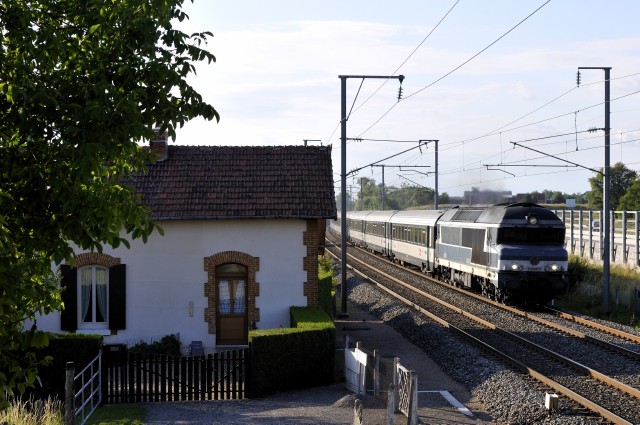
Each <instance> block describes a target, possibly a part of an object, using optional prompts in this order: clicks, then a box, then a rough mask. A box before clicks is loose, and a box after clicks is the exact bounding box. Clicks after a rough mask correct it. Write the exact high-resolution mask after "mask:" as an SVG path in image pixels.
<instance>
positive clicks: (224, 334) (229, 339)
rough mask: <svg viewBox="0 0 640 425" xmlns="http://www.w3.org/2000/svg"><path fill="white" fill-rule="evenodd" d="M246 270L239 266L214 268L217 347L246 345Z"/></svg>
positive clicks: (228, 265)
mask: <svg viewBox="0 0 640 425" xmlns="http://www.w3.org/2000/svg"><path fill="white" fill-rule="evenodd" d="M246 270H247V269H246V267H244V266H242V265H240V264H223V265H220V266H218V267H217V268H216V285H217V294H218V295H217V305H218V308H217V310H216V311H217V314H216V339H217V344H218V345H246V344H247V343H248V333H249V326H248V323H247V322H248V317H247V296H246V293H247V275H246Z"/></svg>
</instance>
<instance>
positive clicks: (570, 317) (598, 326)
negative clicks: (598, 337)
mask: <svg viewBox="0 0 640 425" xmlns="http://www.w3.org/2000/svg"><path fill="white" fill-rule="evenodd" d="M545 308H546V309H547V310H549V312H550V313H551V314H555V315H556V316H559V317H562V318H563V319H566V320H570V321H573V322H576V323H579V324H581V325H584V326H587V327H590V328H593V329H597V330H599V331H602V332H607V333H610V334H612V335H615V336H617V337H620V338H623V339H627V340H629V341H633V342H637V343H640V336H638V335H634V334H630V333H628V332H625V331H621V330H620V329H616V328H611V327H609V326H607V325H603V324H601V323H597V322H594V321H592V320H588V319H585V318H584V317H579V316H575V315H573V314H570V313H567V312H564V311H561V310H558V309H555V308H551V307H545Z"/></svg>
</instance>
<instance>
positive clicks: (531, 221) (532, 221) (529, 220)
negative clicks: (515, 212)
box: [527, 214, 538, 224]
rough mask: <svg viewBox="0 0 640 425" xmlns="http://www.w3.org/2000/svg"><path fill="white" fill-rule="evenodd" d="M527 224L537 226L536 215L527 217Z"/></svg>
mask: <svg viewBox="0 0 640 425" xmlns="http://www.w3.org/2000/svg"><path fill="white" fill-rule="evenodd" d="M527 223H529V224H538V217H537V216H536V215H533V214H532V215H529V216H527Z"/></svg>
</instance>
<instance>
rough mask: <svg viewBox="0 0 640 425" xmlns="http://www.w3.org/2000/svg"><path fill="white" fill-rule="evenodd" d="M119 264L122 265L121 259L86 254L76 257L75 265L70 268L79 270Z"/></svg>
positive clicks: (105, 255)
mask: <svg viewBox="0 0 640 425" xmlns="http://www.w3.org/2000/svg"><path fill="white" fill-rule="evenodd" d="M118 264H120V259H119V258H116V257H112V256H110V255H107V254H100V253H97V252H85V253H82V254H78V255H76V256H75V257H74V259H73V264H70V266H71V267H77V268H80V267H84V266H104V267H112V266H117V265H118Z"/></svg>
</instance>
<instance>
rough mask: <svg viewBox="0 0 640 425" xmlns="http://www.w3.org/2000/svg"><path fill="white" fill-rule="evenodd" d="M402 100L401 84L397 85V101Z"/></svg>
mask: <svg viewBox="0 0 640 425" xmlns="http://www.w3.org/2000/svg"><path fill="white" fill-rule="evenodd" d="M401 100H402V85H401V86H400V87H398V102H400V101H401Z"/></svg>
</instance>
